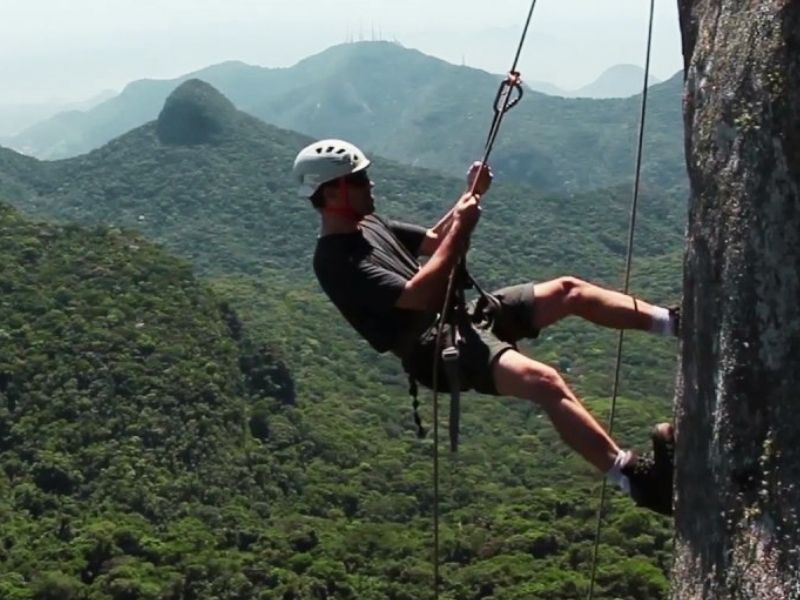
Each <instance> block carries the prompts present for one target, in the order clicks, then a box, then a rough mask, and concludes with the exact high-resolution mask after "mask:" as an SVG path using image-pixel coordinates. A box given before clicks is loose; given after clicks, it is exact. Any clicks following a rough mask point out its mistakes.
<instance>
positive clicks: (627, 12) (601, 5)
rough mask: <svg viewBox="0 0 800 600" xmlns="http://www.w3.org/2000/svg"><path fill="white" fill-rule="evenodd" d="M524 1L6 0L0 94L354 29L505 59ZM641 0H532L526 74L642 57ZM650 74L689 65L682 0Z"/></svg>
mask: <svg viewBox="0 0 800 600" xmlns="http://www.w3.org/2000/svg"><path fill="white" fill-rule="evenodd" d="M529 6H530V2H529V0H489V1H486V0H286V1H283V0H0V104H11V103H16V102H26V103H27V102H47V101H51V100H68V99H69V100H78V99H85V98H88V97H90V96H92V95H94V94H96V93H98V92H100V91H102V90H105V89H113V90H120V89H121V88H122V87H123V86H124V85H125V84H126V83H128V82H130V81H133V80H135V79H141V78H145V77H149V78H169V77H175V76H177V75H181V74H183V73H187V72H189V71H192V70H195V69H198V68H202V67H205V66H208V65H210V64H214V63H218V62H222V61H225V60H241V61H244V62H247V63H250V64H256V65H262V66H268V67H281V66H290V65H292V64H294V63H295V62H297V61H298V60H299V59H301V58H303V57H305V56H308V55H310V54H315V53H317V52H319V51H321V50H323V49H325V48H327V47H328V46H331V45H334V44H338V43H342V42H344V41H346V40H347V39H349V38H352V39H359V38H362V39H372V38H373V36H374V37H376V38H378V37H380V38H382V39H388V40H397V41H399V42H401V43H402V44H403V45H405V46H407V47H411V48H417V49H419V50H421V51H423V52H425V53H427V54H432V55H434V56H438V57H440V58H443V59H445V60H448V61H450V62H454V63H461V62H464V63H466V64H468V65H471V66H475V67H478V68H482V69H486V70H488V71H492V72H497V73H501V72H504V71H506V70H507V69H508V68H509V67H510V66H511V61H512V60H513V57H514V52H515V51H516V47H517V43H518V39H519V35H520V33H521V30H522V25H523V23H524V20H525V17H526V15H527V11H528V7H529ZM648 9H649V2H647V0H538V2H537V5H536V9H535V11H534V16H533V21H532V25H531V30H530V33H529V37H528V42H527V44H526V47H525V49H524V51H523V55H522V58H521V60H520V68H521V71H522V75H523V79H527V80H531V81H533V80H542V81H547V82H550V83H553V84H556V85H558V86H560V87H562V88H564V89H575V88H578V87H580V86H582V85H585V84H587V83H589V82H590V81H592V80H593V79H594V78H595V77H597V76H598V75H599V74H600V73H601V72H602V71H603V70H604V69H605V68H607V67H610V66H612V65H615V64H620V63H633V64H640V65H641V64H643V61H644V50H645V40H646V33H647V32H646V26H647V13H648ZM654 35H655V40H654V50H653V59H652V61H653V62H652V74H653V75H654V76H655V77H657V78H659V79H666V78H667V77H669V76H671V75H673V74H674V73H675V72H676V71H678V70H679V69H680V68H681V55H680V33H679V30H678V17H677V9H676V1H675V0H657V2H656V26H655V34H654Z"/></svg>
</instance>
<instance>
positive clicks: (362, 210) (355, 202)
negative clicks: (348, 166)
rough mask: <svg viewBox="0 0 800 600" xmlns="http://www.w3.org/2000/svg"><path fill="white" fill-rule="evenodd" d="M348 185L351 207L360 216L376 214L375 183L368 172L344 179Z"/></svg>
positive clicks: (348, 197) (354, 174)
mask: <svg viewBox="0 0 800 600" xmlns="http://www.w3.org/2000/svg"><path fill="white" fill-rule="evenodd" d="M344 180H345V182H346V184H347V199H348V201H349V203H350V207H351V208H352V209H353V210H354V211H356V212H357V213H358V214H360V215H364V216H366V215H370V214H372V213H373V212H375V199H374V198H373V197H372V186H373V183H372V181H370V179H369V175H367V172H366V171H358V172H357V173H352V174H350V175H347V176H346V177H345V178H344Z"/></svg>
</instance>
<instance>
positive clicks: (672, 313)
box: [667, 305, 681, 337]
mask: <svg viewBox="0 0 800 600" xmlns="http://www.w3.org/2000/svg"><path fill="white" fill-rule="evenodd" d="M667 310H668V311H669V322H670V324H671V325H672V335H674V336H675V337H681V307H680V305H677V306H670V307H668V308H667Z"/></svg>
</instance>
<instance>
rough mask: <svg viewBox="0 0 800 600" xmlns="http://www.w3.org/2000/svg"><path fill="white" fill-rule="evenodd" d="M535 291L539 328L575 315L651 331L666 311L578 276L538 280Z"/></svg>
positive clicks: (620, 326)
mask: <svg viewBox="0 0 800 600" xmlns="http://www.w3.org/2000/svg"><path fill="white" fill-rule="evenodd" d="M534 293H535V295H536V309H535V310H534V315H533V323H534V325H535V326H536V328H537V329H543V328H544V327H547V326H548V325H552V324H553V323H555V322H556V321H559V320H561V319H563V318H564V317H568V316H570V315H575V316H578V317H582V318H584V319H586V320H588V321H591V322H592V323H596V324H597V325H602V326H603V327H611V328H614V329H639V330H642V331H650V330H652V329H653V323H654V319H655V318H656V316H657V315H659V314H663V311H664V310H665V309H664V308H662V307H658V306H654V305H653V304H650V303H648V302H645V301H643V300H639V299H638V298H634V297H633V296H629V295H627V294H623V293H621V292H617V291H614V290H609V289H606V288H602V287H600V286H598V285H595V284H592V283H588V282H586V281H583V280H581V279H577V278H575V277H559V278H558V279H553V280H551V281H545V282H543V283H537V284H535V285H534Z"/></svg>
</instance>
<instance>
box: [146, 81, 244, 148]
mask: <svg viewBox="0 0 800 600" xmlns="http://www.w3.org/2000/svg"><path fill="white" fill-rule="evenodd" d="M236 122H237V112H236V107H235V106H234V105H233V103H231V101H230V100H228V99H227V98H226V97H225V96H223V95H222V94H221V93H220V92H218V91H217V90H216V89H215V88H214V87H212V86H210V85H209V84H207V83H206V82H204V81H200V80H199V79H190V80H188V81H185V82H184V83H182V84H181V85H179V86H178V87H177V88H175V90H174V91H173V92H172V93H171V94H170V95H169V97H168V98H167V100H166V101H165V102H164V108H163V109H162V110H161V113H160V114H159V115H158V122H157V124H156V132H157V134H158V138H159V140H161V143H163V144H177V145H193V144H213V143H219V142H222V141H224V140H226V139H229V138H231V137H232V135H233V133H234V130H235V127H236Z"/></svg>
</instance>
